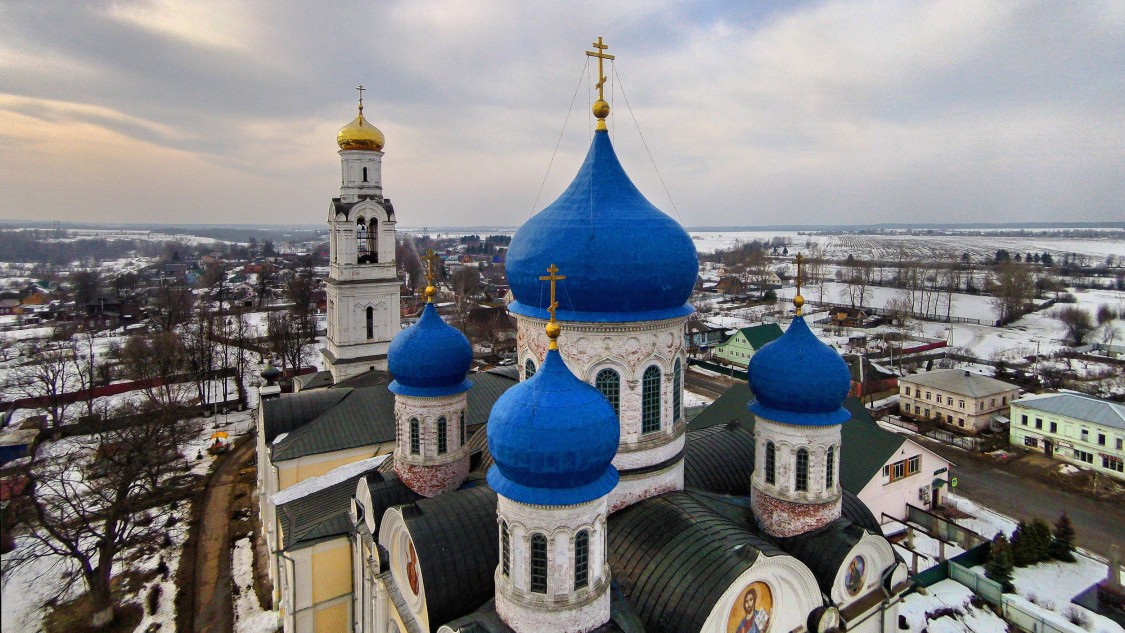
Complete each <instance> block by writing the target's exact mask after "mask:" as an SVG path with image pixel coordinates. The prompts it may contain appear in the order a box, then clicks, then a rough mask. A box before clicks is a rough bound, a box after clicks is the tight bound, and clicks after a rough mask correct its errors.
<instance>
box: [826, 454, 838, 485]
mask: <svg viewBox="0 0 1125 633" xmlns="http://www.w3.org/2000/svg"><path fill="white" fill-rule="evenodd" d="M835 469H836V447H835V446H829V447H828V456H827V457H826V459H825V468H824V489H825V490H828V491H830V490H832V488H834V487H835V485H836V473H835V472H834V471H835Z"/></svg>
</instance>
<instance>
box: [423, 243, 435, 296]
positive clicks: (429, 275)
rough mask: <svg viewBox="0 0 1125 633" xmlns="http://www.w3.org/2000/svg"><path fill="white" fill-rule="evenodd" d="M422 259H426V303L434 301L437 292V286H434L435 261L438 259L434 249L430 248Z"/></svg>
mask: <svg viewBox="0 0 1125 633" xmlns="http://www.w3.org/2000/svg"><path fill="white" fill-rule="evenodd" d="M422 259H424V260H425V261H426V289H425V290H424V291H423V293H424V294H425V295H426V303H433V302H434V294H435V293H437V288H435V287H434V262H435V261H437V255H434V249H432V248H431V249H428V250H427V251H426V254H425V255H424V256H423V257H422Z"/></svg>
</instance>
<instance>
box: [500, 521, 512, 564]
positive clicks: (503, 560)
mask: <svg viewBox="0 0 1125 633" xmlns="http://www.w3.org/2000/svg"><path fill="white" fill-rule="evenodd" d="M511 571H512V535H511V534H510V533H509V532H508V522H507V521H501V522H500V573H502V574H504V575H505V576H507V575H508V574H510V573H511Z"/></svg>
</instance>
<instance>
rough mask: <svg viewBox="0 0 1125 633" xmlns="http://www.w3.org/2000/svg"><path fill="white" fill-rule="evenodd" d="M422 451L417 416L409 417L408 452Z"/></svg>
mask: <svg viewBox="0 0 1125 633" xmlns="http://www.w3.org/2000/svg"><path fill="white" fill-rule="evenodd" d="M421 452H422V437H421V435H420V434H419V432H418V418H410V454H411V455H418V454H419V453H421Z"/></svg>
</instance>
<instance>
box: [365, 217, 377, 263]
mask: <svg viewBox="0 0 1125 633" xmlns="http://www.w3.org/2000/svg"><path fill="white" fill-rule="evenodd" d="M378 236H379V220H376V219H375V218H372V219H371V226H370V227H368V229H367V252H368V255H367V261H369V262H377V261H379V245H378V244H377V243H376V242H375V238H377V237H378Z"/></svg>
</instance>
